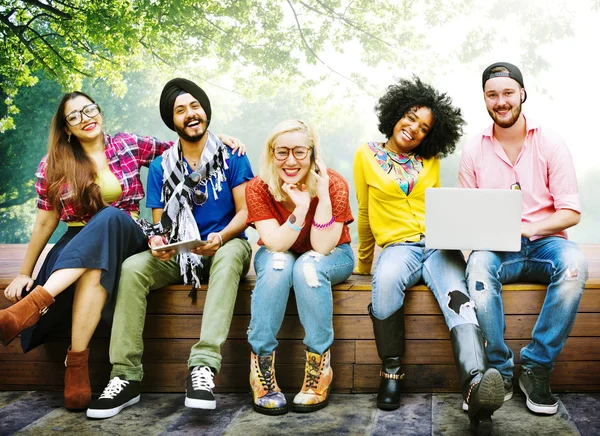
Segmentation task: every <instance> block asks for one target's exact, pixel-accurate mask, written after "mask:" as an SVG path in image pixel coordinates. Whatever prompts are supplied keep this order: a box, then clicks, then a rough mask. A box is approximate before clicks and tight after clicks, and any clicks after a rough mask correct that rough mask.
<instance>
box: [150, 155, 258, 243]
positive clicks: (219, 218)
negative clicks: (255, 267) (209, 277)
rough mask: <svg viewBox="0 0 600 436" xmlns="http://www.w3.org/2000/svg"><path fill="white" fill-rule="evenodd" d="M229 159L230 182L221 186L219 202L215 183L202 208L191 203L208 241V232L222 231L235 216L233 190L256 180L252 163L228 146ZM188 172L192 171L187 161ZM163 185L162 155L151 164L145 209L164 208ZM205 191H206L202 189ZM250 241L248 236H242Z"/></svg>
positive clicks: (201, 230) (227, 171) (210, 187)
mask: <svg viewBox="0 0 600 436" xmlns="http://www.w3.org/2000/svg"><path fill="white" fill-rule="evenodd" d="M227 151H228V152H229V158H228V159H227V165H228V166H229V168H228V169H226V170H225V177H226V178H227V180H226V181H225V182H224V183H222V184H221V188H222V189H221V191H219V192H217V194H218V196H219V199H218V200H215V197H214V192H213V188H212V184H211V183H210V182H209V183H207V188H208V189H207V192H206V193H207V195H208V199H207V200H206V202H205V203H204V204H203V205H202V206H198V205H196V204H194V203H193V202H192V206H193V212H194V218H195V220H196V223H197V224H198V230H200V237H201V238H202V239H206V237H207V236H208V234H209V233H213V232H220V231H221V230H223V229H224V228H225V227H226V226H227V225H228V224H229V222H230V221H231V220H232V219H233V217H234V216H235V214H236V211H235V202H234V200H233V192H232V190H233V188H235V187H236V186H238V185H241V184H242V183H244V182H247V181H249V180H251V179H252V178H253V177H254V174H253V173H252V167H251V166H250V161H249V160H248V157H247V156H246V155H243V156H238V155H237V154H233V152H232V151H231V149H230V148H229V147H228V150H227ZM186 165H187V166H188V171H189V172H190V173H191V172H192V168H191V167H190V166H189V164H188V163H187V162H186ZM162 186H163V170H162V156H159V157H157V158H156V159H154V160H153V161H152V163H151V164H150V170H149V172H148V188H147V190H146V191H147V192H146V206H147V207H149V208H152V209H162V208H164V207H165V203H164V202H162V201H160V193H161V190H162ZM202 191H204V189H202ZM240 236H241V237H242V238H244V239H247V238H246V235H245V233H242V234H241V235H240Z"/></svg>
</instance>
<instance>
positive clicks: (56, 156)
mask: <svg viewBox="0 0 600 436" xmlns="http://www.w3.org/2000/svg"><path fill="white" fill-rule="evenodd" d="M80 96H81V97H85V98H87V99H88V100H89V101H91V102H92V103H95V101H94V100H92V98H91V97H90V96H88V95H87V94H84V93H83V92H79V91H75V92H69V93H67V94H65V95H64V96H63V98H62V99H61V101H60V104H59V105H58V108H57V109H56V113H55V114H54V117H53V118H52V125H51V126H50V134H49V137H48V166H47V171H46V179H47V195H48V201H49V202H50V204H51V205H52V208H53V209H54V210H56V211H58V212H59V213H60V212H61V211H62V209H63V206H64V205H63V204H62V201H61V197H64V196H65V191H66V192H68V200H69V203H71V204H73V206H74V209H75V211H76V214H77V215H78V216H79V217H83V216H84V215H88V214H89V215H95V214H96V212H98V211H99V210H100V209H101V208H103V207H104V206H105V205H106V203H105V202H104V200H103V199H102V194H101V192H100V187H99V186H98V185H97V184H96V183H95V182H94V181H95V180H96V177H97V172H96V167H95V165H94V163H93V162H92V160H91V159H90V158H89V157H88V156H87V155H86V154H85V151H84V150H83V147H82V146H81V144H80V142H79V140H78V139H77V138H76V137H75V135H71V138H70V141H69V136H68V134H67V127H68V126H67V121H66V119H65V105H66V104H67V102H68V101H69V100H72V99H74V98H77V97H80Z"/></svg>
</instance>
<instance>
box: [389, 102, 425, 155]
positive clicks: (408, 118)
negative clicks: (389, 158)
mask: <svg viewBox="0 0 600 436" xmlns="http://www.w3.org/2000/svg"><path fill="white" fill-rule="evenodd" d="M432 127H433V114H432V113H431V110H430V109H429V108H428V107H425V106H422V107H413V108H411V109H410V110H409V111H408V112H406V113H405V114H404V115H403V116H402V118H400V119H399V120H398V122H397V123H396V125H395V126H394V132H393V134H392V137H391V138H390V139H389V140H388V144H389V145H390V146H391V147H390V148H391V149H392V151H395V152H397V153H410V152H411V151H412V150H414V149H415V148H416V147H418V146H419V144H421V142H422V141H423V139H425V137H426V136H427V134H428V133H429V131H430V130H431V128H432Z"/></svg>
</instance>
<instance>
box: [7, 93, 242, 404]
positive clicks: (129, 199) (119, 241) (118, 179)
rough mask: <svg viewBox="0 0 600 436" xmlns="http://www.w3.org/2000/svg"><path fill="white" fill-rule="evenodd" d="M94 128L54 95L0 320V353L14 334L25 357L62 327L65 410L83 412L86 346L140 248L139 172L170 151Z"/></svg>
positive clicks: (79, 99)
mask: <svg viewBox="0 0 600 436" xmlns="http://www.w3.org/2000/svg"><path fill="white" fill-rule="evenodd" d="M102 121H103V120H102V113H101V111H100V107H99V106H98V104H96V103H95V102H94V100H92V98H90V97H89V96H88V95H86V94H84V93H82V92H72V93H68V94H65V95H64V96H63V98H62V100H61V102H60V104H59V106H58V109H57V111H56V114H55V115H54V118H53V120H52V125H51V128H50V135H49V145H48V154H47V155H46V156H44V158H43V159H42V161H41V162H40V165H39V167H38V171H37V172H36V177H37V182H36V191H37V193H38V201H37V207H38V214H37V218H36V222H35V225H34V229H33V233H32V237H31V240H30V243H29V246H28V248H27V252H26V255H25V260H24V262H23V265H22V266H21V270H20V274H19V276H18V277H17V278H15V279H14V280H13V281H12V283H11V284H10V285H9V286H8V287H7V288H6V290H5V296H6V298H7V299H9V300H10V301H12V302H13V303H15V304H14V305H13V306H11V307H10V308H8V309H5V310H2V311H0V341H2V343H3V344H5V345H8V343H9V342H11V341H12V340H13V339H14V338H15V337H16V336H17V335H18V334H19V333H21V332H23V333H22V335H21V344H22V347H23V350H24V351H25V352H27V351H29V350H31V349H33V348H35V347H37V346H38V345H40V344H42V343H43V342H44V341H45V339H46V337H47V335H48V334H49V333H50V331H52V330H54V329H55V328H56V327H57V326H59V325H60V324H62V323H63V322H64V321H67V322H68V320H69V318H71V322H72V328H71V347H70V348H69V350H68V351H67V359H66V361H65V364H66V367H67V369H66V373H65V393H64V398H65V407H66V408H67V409H84V408H86V407H87V405H88V403H89V401H90V398H91V389H90V382H89V375H88V367H87V362H88V352H89V350H88V345H89V342H90V339H91V337H92V335H93V333H94V331H95V329H96V327H97V325H98V323H99V321H100V319H101V318H103V319H105V320H106V321H107V322H108V323H109V324H110V323H111V321H112V314H113V309H114V304H115V301H116V291H117V289H118V283H119V276H120V268H121V263H122V262H123V261H124V260H125V259H126V258H127V257H129V256H131V255H133V254H135V253H138V252H140V251H143V250H144V249H146V248H147V240H146V238H145V236H144V233H143V232H142V231H141V229H140V227H139V226H138V225H137V224H136V222H135V221H134V220H135V219H136V218H138V215H139V201H140V200H141V199H142V198H143V197H144V190H143V187H142V183H141V180H140V167H141V166H142V165H146V166H148V165H149V164H150V162H152V160H153V159H154V158H155V157H157V156H159V155H160V154H162V152H163V151H165V150H166V149H168V148H169V147H170V146H171V145H172V144H173V143H172V142H163V141H159V140H157V139H156V138H151V137H141V136H137V135H132V134H127V133H117V134H116V135H115V136H110V135H107V134H105V133H103V132H102ZM228 142H231V140H230V141H228ZM233 142H235V140H233ZM241 152H243V149H242V150H241ZM108 205H110V206H108ZM59 221H63V222H65V223H66V224H67V225H68V230H67V232H66V233H65V234H64V235H63V236H62V238H61V239H60V240H59V241H58V242H57V243H56V244H55V246H54V247H53V248H52V250H50V252H49V253H48V255H47V256H46V259H45V261H44V264H43V265H42V267H41V269H40V272H39V274H38V276H37V278H36V280H35V281H34V280H33V279H32V278H31V275H32V273H33V269H34V267H35V264H36V262H37V260H38V258H39V256H40V254H41V253H42V251H43V249H44V247H45V245H46V243H47V242H48V240H49V238H50V236H51V235H52V233H53V232H54V230H55V229H56V227H57V226H58V223H59ZM42 285H43V287H42ZM32 288H33V291H31V289H32ZM30 291H31V292H30ZM71 312H72V317H69V314H70V313H71ZM42 315H43V316H42Z"/></svg>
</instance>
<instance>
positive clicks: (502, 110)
mask: <svg viewBox="0 0 600 436" xmlns="http://www.w3.org/2000/svg"><path fill="white" fill-rule="evenodd" d="M524 94H525V91H524V89H523V88H521V86H520V85H519V83H518V82H517V81H516V80H514V79H511V78H510V77H494V78H493V79H489V80H488V81H487V82H485V87H484V89H483V95H484V98H485V106H486V108H487V111H488V113H489V114H490V117H492V119H493V120H494V123H496V124H497V125H498V126H499V127H503V128H509V127H512V126H513V125H514V124H515V123H516V122H517V120H518V119H519V116H520V115H521V105H522V101H523V99H524V98H525V95H524Z"/></svg>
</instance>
